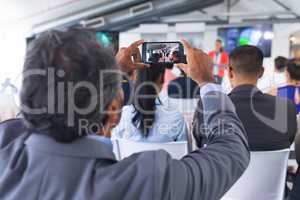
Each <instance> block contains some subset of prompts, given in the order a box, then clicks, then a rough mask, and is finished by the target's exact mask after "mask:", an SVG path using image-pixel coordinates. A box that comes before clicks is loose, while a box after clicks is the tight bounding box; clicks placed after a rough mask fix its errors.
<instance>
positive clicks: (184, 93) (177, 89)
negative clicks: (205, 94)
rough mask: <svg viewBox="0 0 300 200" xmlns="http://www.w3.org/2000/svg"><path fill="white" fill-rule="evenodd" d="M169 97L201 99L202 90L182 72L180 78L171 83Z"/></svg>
mask: <svg viewBox="0 0 300 200" xmlns="http://www.w3.org/2000/svg"><path fill="white" fill-rule="evenodd" d="M168 95H169V97H171V98H176V99H178V98H179V99H192V98H199V96H200V88H199V86H198V84H197V83H196V82H195V81H193V80H192V79H191V78H189V77H187V76H186V74H185V73H183V72H182V73H181V75H180V76H179V77H178V78H176V79H175V80H173V81H171V82H170V83H169V85H168Z"/></svg>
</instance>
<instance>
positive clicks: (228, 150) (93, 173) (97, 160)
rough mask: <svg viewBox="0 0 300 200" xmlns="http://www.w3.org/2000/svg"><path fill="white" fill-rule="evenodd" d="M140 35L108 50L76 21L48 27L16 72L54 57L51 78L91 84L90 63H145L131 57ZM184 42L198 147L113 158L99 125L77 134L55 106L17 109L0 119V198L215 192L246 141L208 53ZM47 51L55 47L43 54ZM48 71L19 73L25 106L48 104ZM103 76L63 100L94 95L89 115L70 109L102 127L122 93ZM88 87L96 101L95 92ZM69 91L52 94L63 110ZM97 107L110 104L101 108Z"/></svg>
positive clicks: (193, 197)
mask: <svg viewBox="0 0 300 200" xmlns="http://www.w3.org/2000/svg"><path fill="white" fill-rule="evenodd" d="M142 43H143V41H137V42H135V43H133V44H132V45H131V46H130V47H128V48H124V49H121V50H120V51H119V53H118V54H117V56H116V58H114V57H113V55H112V54H110V53H108V52H107V51H106V49H105V48H103V47H101V46H99V44H97V42H96V40H95V39H94V38H93V37H92V36H91V34H90V33H87V32H84V31H82V30H76V29H75V30H67V31H50V32H47V33H44V34H42V35H41V36H40V37H39V38H38V39H37V40H36V41H35V42H33V46H31V48H29V51H28V52H27V56H26V62H25V65H24V73H26V72H28V70H30V69H31V67H32V66H34V67H35V70H36V69H39V68H40V69H44V68H47V67H49V66H48V64H52V62H54V64H55V65H51V67H52V68H53V69H55V70H58V69H64V68H66V69H67V70H65V71H64V72H65V73H66V74H62V73H60V74H59V75H60V77H59V78H60V80H59V81H62V80H63V81H65V82H68V83H69V81H71V80H72V81H75V80H76V81H78V80H80V81H85V83H86V82H87V81H89V83H91V84H95V85H97V84H98V83H99V81H100V80H98V79H97V75H98V73H92V72H96V71H98V70H99V72H100V73H101V72H103V71H105V70H109V71H111V70H115V71H116V72H117V71H119V68H120V69H121V70H122V71H123V72H129V71H132V70H134V69H138V68H144V67H147V66H146V65H145V64H143V63H135V62H134V61H133V60H132V55H133V52H134V50H135V49H137V48H138V46H139V45H141V44H142ZM183 43H184V46H185V48H186V51H187V61H188V65H185V64H181V65H180V67H181V69H182V70H184V71H185V72H186V74H187V75H189V76H190V77H191V78H192V79H194V80H195V81H196V82H197V83H198V84H199V85H200V86H201V87H202V88H201V97H200V98H201V101H202V104H201V105H202V106H201V107H199V108H198V109H201V110H202V112H201V113H202V124H203V127H205V129H204V130H203V131H200V132H198V134H201V135H202V137H207V147H206V148H203V149H198V150H196V151H194V152H192V153H190V154H188V155H186V156H185V157H184V158H182V159H181V160H175V159H172V158H171V157H170V155H169V154H168V153H167V152H165V151H162V150H159V151H148V152H141V153H138V154H134V155H132V156H130V157H128V158H126V159H124V160H121V161H119V162H118V161H116V159H115V158H114V155H113V152H112V149H111V147H109V145H107V144H106V142H107V141H105V142H104V140H103V139H102V138H101V137H100V136H105V137H109V135H107V134H104V133H103V132H101V131H100V132H99V133H98V134H99V135H100V136H98V135H95V136H94V137H89V136H88V135H86V134H84V135H79V134H78V133H77V132H76V130H77V129H76V127H73V126H66V124H65V122H67V120H68V119H67V118H66V117H65V115H62V114H61V112H58V111H56V110H53V111H52V112H51V113H43V114H40V113H31V112H30V111H29V110H26V109H23V111H22V112H23V116H24V117H23V118H22V119H14V120H10V121H7V122H4V123H1V124H0V171H1V179H0V199H25V200H27V199H28V200H31V199H45V200H47V199H58V200H65V199H68V200H71V199H74V200H81V199H97V200H108V199H114V200H148V199H149V200H153V199H155V200H166V199H171V200H200V199H203V200H219V199H220V198H221V197H222V196H223V195H224V193H225V192H226V191H228V190H229V189H230V187H231V186H232V185H233V184H234V183H235V182H236V181H237V180H238V178H239V177H240V176H241V175H242V174H243V172H244V171H245V169H246V168H247V165H248V163H249V157H250V155H249V151H248V144H247V140H246V136H245V131H244V129H243V126H242V123H241V122H240V120H239V118H238V117H237V115H236V113H235V109H234V106H233V104H232V102H231V101H230V99H229V98H228V97H227V96H226V95H225V94H224V93H222V91H221V88H220V87H219V86H217V85H215V84H213V77H212V63H211V60H210V58H209V57H208V56H207V55H206V54H205V53H203V52H202V51H201V50H197V49H194V48H193V47H192V46H191V45H190V44H189V43H187V42H186V41H183ZM46 53H48V54H49V55H53V56H41V55H48V54H46ZM74 55H75V56H74ZM56 56H59V57H56ZM56 62H57V63H56ZM62 75H64V76H62ZM36 76H38V77H39V78H36ZM47 78H48V76H44V75H43V74H39V75H34V76H33V75H31V76H29V77H27V78H26V79H24V82H23V88H22V91H23V93H22V98H21V101H22V102H21V103H22V105H23V106H28V107H29V106H31V107H30V108H33V107H34V106H35V107H34V108H36V107H39V106H41V105H42V106H43V105H46V106H47V104H48V102H47V101H46V99H47V95H46V94H47V89H48V87H49V85H48V82H47ZM77 78H78V80H77ZM104 78H105V80H106V81H105V82H102V83H103V84H104V85H102V86H104V87H100V89H99V90H97V89H96V90H94V92H95V93H93V95H87V91H83V90H80V92H79V93H77V94H76V96H74V98H72V99H71V101H72V102H74V101H75V102H79V103H81V104H80V105H85V104H84V103H87V102H91V99H92V98H93V100H94V101H95V102H96V103H99V104H98V105H97V107H95V109H93V110H91V111H90V112H88V113H87V114H86V113H85V114H84V115H83V114H80V113H78V112H75V113H74V115H75V119H80V118H82V117H85V119H86V120H87V121H88V122H92V123H93V124H95V123H99V124H101V123H103V124H102V125H103V127H112V125H113V124H114V123H116V122H117V121H118V115H114V114H111V113H112V112H113V111H114V112H115V111H116V110H119V109H120V108H121V105H122V103H121V102H123V99H122V97H123V95H122V90H120V77H119V76H118V75H117V74H116V73H107V74H105V77H104ZM56 83H57V80H56V79H54V83H53V84H56ZM50 86H51V85H50ZM53 89H54V92H57V91H56V88H53ZM36 91H38V92H36ZM96 93H97V94H98V95H101V97H102V100H103V101H100V99H99V100H97V99H95V98H94V97H95V96H94V95H96ZM67 95H68V94H66V96H63V99H56V101H57V102H56V103H58V102H61V101H63V102H65V103H66V105H69V107H68V109H69V108H73V107H72V106H73V105H72V104H68V101H69V98H67V97H68V96H67ZM55 105H56V104H55ZM28 107H27V108H28ZM23 108H24V107H23ZM102 108H103V109H105V111H110V112H108V113H107V112H105V113H102V112H99V110H101V109H102ZM73 109H75V108H73ZM81 109H82V107H81ZM82 115H83V116H82ZM96 125H97V124H96Z"/></svg>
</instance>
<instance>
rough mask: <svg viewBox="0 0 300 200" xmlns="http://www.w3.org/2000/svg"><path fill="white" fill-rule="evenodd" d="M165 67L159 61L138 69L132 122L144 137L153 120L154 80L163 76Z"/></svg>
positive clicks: (156, 93) (154, 108)
mask: <svg viewBox="0 0 300 200" xmlns="http://www.w3.org/2000/svg"><path fill="white" fill-rule="evenodd" d="M164 72H165V68H164V67H163V66H161V64H159V63H154V64H151V67H149V68H146V69H141V70H138V73H137V80H136V85H135V93H134V101H133V106H134V108H135V115H134V117H133V119H132V122H133V124H135V126H136V127H137V128H139V129H140V130H141V131H142V133H143V134H144V136H145V137H147V136H148V134H149V131H150V129H151V128H152V125H153V123H154V120H155V111H156V102H155V101H156V98H157V96H158V92H159V91H158V90H157V86H156V85H155V83H154V82H156V81H157V80H158V78H160V77H163V76H164Z"/></svg>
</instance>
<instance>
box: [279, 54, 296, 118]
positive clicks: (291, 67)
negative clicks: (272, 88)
mask: <svg viewBox="0 0 300 200" xmlns="http://www.w3.org/2000/svg"><path fill="white" fill-rule="evenodd" d="M285 75H286V80H287V84H286V85H285V86H281V87H278V88H277V90H276V92H275V95H276V96H279V97H284V98H288V99H289V100H291V101H293V102H294V103H295V104H296V106H297V113H299V112H300V84H299V81H300V59H290V60H288V61H287V62H286V69H285Z"/></svg>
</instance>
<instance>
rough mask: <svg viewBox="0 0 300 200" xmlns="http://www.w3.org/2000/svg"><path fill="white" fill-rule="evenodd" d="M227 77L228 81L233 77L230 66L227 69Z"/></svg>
mask: <svg viewBox="0 0 300 200" xmlns="http://www.w3.org/2000/svg"><path fill="white" fill-rule="evenodd" d="M228 76H229V77H228V78H229V79H233V77H234V69H233V68H232V67H230V66H229V67H228Z"/></svg>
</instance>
